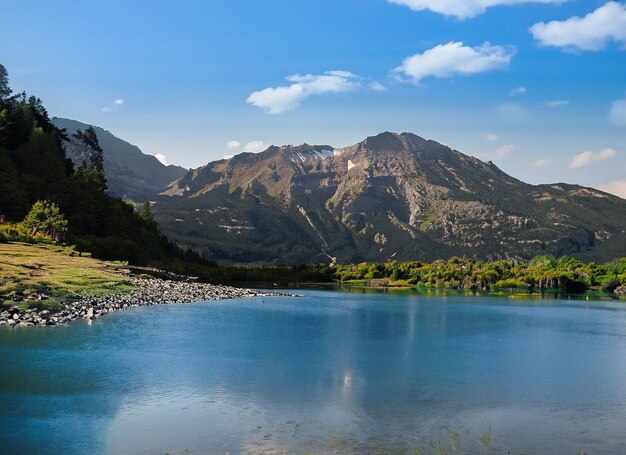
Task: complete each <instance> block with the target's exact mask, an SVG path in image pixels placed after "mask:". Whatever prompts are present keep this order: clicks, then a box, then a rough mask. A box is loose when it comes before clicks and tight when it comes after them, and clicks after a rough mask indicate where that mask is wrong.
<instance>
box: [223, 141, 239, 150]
mask: <svg viewBox="0 0 626 455" xmlns="http://www.w3.org/2000/svg"><path fill="white" fill-rule="evenodd" d="M226 147H228V148H229V149H231V150H233V149H238V148H239V147H241V142H239V141H234V140H233V141H228V142H227V143H226Z"/></svg>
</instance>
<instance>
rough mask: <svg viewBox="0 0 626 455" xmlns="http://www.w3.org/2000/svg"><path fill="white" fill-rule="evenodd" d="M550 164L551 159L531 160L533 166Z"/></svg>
mask: <svg viewBox="0 0 626 455" xmlns="http://www.w3.org/2000/svg"><path fill="white" fill-rule="evenodd" d="M550 164H552V160H548V159H544V160H537V161H533V166H535V167H546V166H548V165H550Z"/></svg>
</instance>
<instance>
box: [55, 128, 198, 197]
mask: <svg viewBox="0 0 626 455" xmlns="http://www.w3.org/2000/svg"><path fill="white" fill-rule="evenodd" d="M52 123H54V125H55V126H56V127H57V128H65V129H67V133H68V135H69V136H70V139H71V142H70V143H69V144H67V146H66V147H65V148H66V154H67V155H68V156H69V158H71V159H72V161H73V163H74V165H75V166H81V165H82V164H83V160H85V157H86V156H85V154H86V153H87V152H88V151H87V152H86V151H85V147H84V146H83V145H81V144H80V143H79V142H77V141H76V140H74V138H72V135H73V134H74V133H75V132H76V130H81V131H83V132H84V131H85V130H86V129H87V128H89V125H87V124H85V123H81V122H78V121H76V120H69V119H65V118H57V117H54V118H53V119H52ZM94 129H95V131H96V135H97V136H98V141H99V143H100V147H102V150H103V151H104V175H105V177H106V179H107V186H108V189H109V193H111V194H113V195H115V196H118V197H121V198H130V199H133V200H135V201H140V202H143V201H145V200H147V199H150V198H154V197H155V196H156V195H157V194H159V193H160V192H161V191H163V189H164V188H165V187H167V185H168V184H169V183H171V182H172V181H174V180H176V179H178V178H180V177H182V176H184V175H185V173H186V172H187V169H184V168H182V167H179V166H165V165H164V164H162V163H161V162H160V161H159V160H157V159H156V158H155V157H154V156H152V155H146V154H144V153H142V151H141V150H140V149H139V148H138V147H136V146H134V145H131V144H129V143H128V142H126V141H123V140H121V139H119V138H117V137H115V136H114V135H113V134H111V133H110V132H108V131H107V130H104V129H102V128H98V127H94Z"/></svg>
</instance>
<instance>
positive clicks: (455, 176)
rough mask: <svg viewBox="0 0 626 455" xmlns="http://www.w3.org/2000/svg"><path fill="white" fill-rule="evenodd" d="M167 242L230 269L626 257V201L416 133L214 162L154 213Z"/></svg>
mask: <svg viewBox="0 0 626 455" xmlns="http://www.w3.org/2000/svg"><path fill="white" fill-rule="evenodd" d="M155 214H156V216H157V219H158V220H159V222H160V224H161V226H162V229H163V230H164V232H165V233H167V235H168V236H171V237H173V238H175V239H177V240H178V241H180V242H182V243H184V244H186V245H190V246H192V247H194V248H196V249H198V250H201V251H202V252H203V253H204V254H205V255H206V256H208V257H211V258H212V259H217V260H221V261H223V262H242V263H250V262H253V263H254V262H269V263H279V262H286V263H294V262H317V261H326V260H328V258H329V257H331V258H337V260H338V261H339V262H355V261H356V262H358V261H362V260H367V261H381V260H390V259H424V260H435V259H445V258H448V257H450V256H453V255H465V256H469V257H477V258H488V257H498V256H500V257H507V256H508V257H521V258H527V257H530V256H534V255H536V254H555V255H564V254H576V255H578V256H581V257H585V258H597V259H598V260H604V259H609V258H611V257H612V255H613V253H614V256H615V257H617V256H619V255H620V254H622V255H623V254H624V252H625V251H626V232H624V226H626V201H625V200H623V199H620V198H618V197H616V196H613V195H610V194H608V193H604V192H602V191H599V190H595V189H593V188H585V187H582V186H577V185H567V184H548V185H530V184H528V183H525V182H522V181H520V180H518V179H515V178H513V177H511V176H509V175H508V174H506V173H505V172H503V171H502V170H500V169H499V168H498V167H497V166H495V165H494V164H493V163H491V162H487V163H485V162H483V161H481V160H479V159H478V158H475V157H472V156H468V155H465V154H463V153H461V152H459V151H456V150H453V149H451V148H450V147H447V146H445V145H442V144H439V143H438V142H436V141H432V140H427V139H424V138H421V137H419V136H417V135H415V134H412V133H401V134H397V133H390V132H385V133H381V134H379V135H376V136H370V137H368V138H366V139H365V140H363V141H361V142H359V143H357V144H354V145H352V146H348V147H344V148H333V147H330V146H311V145H307V144H303V145H301V146H282V147H276V146H272V147H269V148H268V149H267V150H265V151H263V152H261V153H258V154H240V155H237V156H235V157H233V158H230V159H224V160H218V161H213V162H211V163H208V164H207V165H206V166H203V167H201V168H198V169H194V170H192V171H190V172H188V173H187V174H186V175H185V176H183V177H182V178H181V179H178V180H177V181H175V182H172V183H171V184H170V185H169V186H168V188H167V190H166V191H164V192H163V193H162V194H161V196H160V197H159V198H158V200H157V204H156V205H155Z"/></svg>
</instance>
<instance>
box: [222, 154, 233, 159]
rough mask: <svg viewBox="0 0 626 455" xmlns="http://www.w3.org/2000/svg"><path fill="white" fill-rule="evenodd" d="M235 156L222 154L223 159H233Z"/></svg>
mask: <svg viewBox="0 0 626 455" xmlns="http://www.w3.org/2000/svg"><path fill="white" fill-rule="evenodd" d="M233 156H235V155H224V156H222V159H223V160H229V159H231V158H232V157H233Z"/></svg>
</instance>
